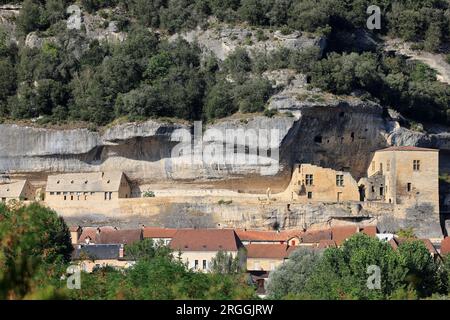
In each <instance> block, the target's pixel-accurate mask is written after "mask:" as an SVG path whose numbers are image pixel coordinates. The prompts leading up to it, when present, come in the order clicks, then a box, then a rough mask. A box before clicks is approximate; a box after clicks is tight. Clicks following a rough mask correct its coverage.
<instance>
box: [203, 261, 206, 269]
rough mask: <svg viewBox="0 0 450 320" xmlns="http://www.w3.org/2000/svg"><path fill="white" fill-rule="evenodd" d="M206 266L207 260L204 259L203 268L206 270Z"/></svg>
mask: <svg viewBox="0 0 450 320" xmlns="http://www.w3.org/2000/svg"><path fill="white" fill-rule="evenodd" d="M206 267H207V265H206V260H203V270H206Z"/></svg>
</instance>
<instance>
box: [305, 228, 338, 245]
mask: <svg viewBox="0 0 450 320" xmlns="http://www.w3.org/2000/svg"><path fill="white" fill-rule="evenodd" d="M300 239H301V242H302V243H319V242H320V241H322V240H331V229H323V230H309V231H305V232H303V233H302V234H301V235H300Z"/></svg>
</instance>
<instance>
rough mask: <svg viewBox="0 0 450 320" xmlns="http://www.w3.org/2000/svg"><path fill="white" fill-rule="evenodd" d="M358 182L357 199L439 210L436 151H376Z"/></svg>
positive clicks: (399, 149) (396, 149)
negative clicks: (429, 207) (427, 205)
mask: <svg viewBox="0 0 450 320" xmlns="http://www.w3.org/2000/svg"><path fill="white" fill-rule="evenodd" d="M367 177H368V178H364V179H361V180H360V183H359V184H360V198H361V200H368V201H370V200H377V201H381V202H386V203H393V204H398V205H409V204H429V205H430V206H432V207H433V210H434V211H435V212H438V211H439V150H435V149H425V148H417V147H390V148H386V149H383V150H379V151H376V152H375V154H374V156H373V158H372V161H371V163H370V166H369V168H368V170H367Z"/></svg>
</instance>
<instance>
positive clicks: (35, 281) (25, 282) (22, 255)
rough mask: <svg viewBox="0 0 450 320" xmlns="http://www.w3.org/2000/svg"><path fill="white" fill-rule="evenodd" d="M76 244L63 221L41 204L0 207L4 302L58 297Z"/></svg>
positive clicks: (0, 285)
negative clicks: (59, 281)
mask: <svg viewBox="0 0 450 320" xmlns="http://www.w3.org/2000/svg"><path fill="white" fill-rule="evenodd" d="M71 253H72V244H71V241H70V234H69V230H68V228H67V226H66V224H65V223H64V221H63V219H62V218H60V217H58V216H57V214H56V213H55V212H54V211H51V210H48V209H46V208H43V207H41V206H39V205H37V204H32V205H30V206H28V207H20V208H17V209H8V208H6V207H5V206H3V205H0V299H21V298H56V297H58V296H59V295H60V293H59V291H58V290H57V289H56V288H57V287H58V285H59V284H58V283H56V284H55V283H53V281H49V280H48V279H50V278H55V277H56V279H58V274H61V273H60V272H61V271H62V270H64V269H63V266H64V265H65V263H67V262H68V261H69V259H70V255H71Z"/></svg>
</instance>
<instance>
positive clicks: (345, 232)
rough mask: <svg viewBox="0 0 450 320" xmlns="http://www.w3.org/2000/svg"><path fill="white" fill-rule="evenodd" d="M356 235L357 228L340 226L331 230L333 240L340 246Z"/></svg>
mask: <svg viewBox="0 0 450 320" xmlns="http://www.w3.org/2000/svg"><path fill="white" fill-rule="evenodd" d="M355 233H358V227H357V226H339V227H332V228H331V234H332V239H333V240H334V242H336V244H337V245H338V246H340V245H342V244H343V243H344V242H345V240H347V239H348V238H350V237H351V236H353V235H354V234H355Z"/></svg>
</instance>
